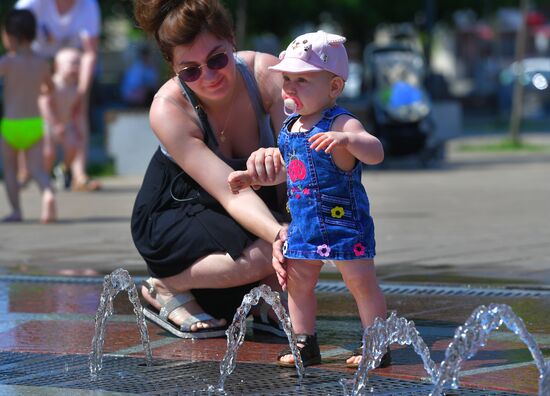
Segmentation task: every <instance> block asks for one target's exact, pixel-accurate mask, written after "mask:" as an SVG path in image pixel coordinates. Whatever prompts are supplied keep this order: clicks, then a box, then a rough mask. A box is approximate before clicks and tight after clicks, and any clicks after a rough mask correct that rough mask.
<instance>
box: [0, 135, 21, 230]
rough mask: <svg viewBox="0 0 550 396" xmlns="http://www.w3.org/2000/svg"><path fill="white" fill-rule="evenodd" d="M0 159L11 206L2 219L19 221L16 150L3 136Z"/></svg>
mask: <svg viewBox="0 0 550 396" xmlns="http://www.w3.org/2000/svg"><path fill="white" fill-rule="evenodd" d="M1 145H2V159H3V163H4V183H5V185H6V193H7V195H8V200H9V202H10V206H11V214H10V215H9V216H7V217H5V218H4V220H3V221H6V222H10V221H21V220H22V214H21V205H20V202H19V183H18V181H17V170H18V151H17V150H15V149H14V148H12V147H11V146H10V145H9V144H8V143H7V142H6V141H5V140H4V138H2V139H1Z"/></svg>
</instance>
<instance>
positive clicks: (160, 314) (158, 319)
mask: <svg viewBox="0 0 550 396" xmlns="http://www.w3.org/2000/svg"><path fill="white" fill-rule="evenodd" d="M152 279H153V278H149V279H147V280H144V281H143V282H142V285H143V286H145V287H146V288H147V291H148V292H149V294H150V295H151V297H153V298H154V299H155V300H156V301H157V302H158V303H159V304H160V306H161V308H160V311H158V310H156V309H155V308H154V307H153V306H151V305H148V306H146V307H143V314H144V315H145V317H146V318H147V319H149V320H150V321H152V322H154V323H155V324H157V325H159V326H160V327H162V328H163V329H164V330H166V331H169V332H170V333H172V334H174V335H175V336H177V337H180V338H194V339H199V338H214V337H223V336H225V330H226V328H227V326H218V327H211V328H208V329H199V330H196V331H192V330H191V326H193V325H194V324H195V323H197V322H207V321H210V320H215V318H214V317H212V315H209V314H207V313H206V312H202V313H199V314H196V315H189V317H187V319H185V320H184V322H183V323H182V324H181V325H180V326H179V327H178V326H177V325H175V324H174V323H173V322H171V321H170V320H169V319H168V316H169V315H170V314H171V313H172V312H173V311H174V310H175V309H177V308H179V307H181V306H182V305H185V304H187V303H188V302H190V301H193V300H194V299H195V297H194V296H193V294H191V292H186V293H180V294H176V295H174V296H172V297H170V298H168V299H166V298H164V297H162V296H161V295H159V294H158V293H157V290H156V289H155V287H154V286H153V284H152V282H151V280H152Z"/></svg>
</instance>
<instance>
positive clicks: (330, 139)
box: [308, 132, 349, 153]
mask: <svg viewBox="0 0 550 396" xmlns="http://www.w3.org/2000/svg"><path fill="white" fill-rule="evenodd" d="M308 141H309V142H310V143H311V148H312V149H313V150H315V151H319V150H323V149H324V150H325V153H331V152H332V151H333V150H334V149H335V148H336V147H344V148H345V147H347V145H348V143H349V139H348V136H347V134H346V133H345V132H322V133H316V134H315V135H313V136H312V137H310V138H309V139H308Z"/></svg>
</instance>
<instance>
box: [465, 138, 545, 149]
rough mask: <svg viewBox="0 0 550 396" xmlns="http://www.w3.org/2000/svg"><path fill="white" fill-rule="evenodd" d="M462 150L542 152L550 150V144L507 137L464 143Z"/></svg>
mask: <svg viewBox="0 0 550 396" xmlns="http://www.w3.org/2000/svg"><path fill="white" fill-rule="evenodd" d="M459 150H460V151H465V152H489V153H499V152H508V153H509V152H530V153H541V152H550V146H549V145H544V144H533V143H526V142H521V141H520V142H519V143H517V144H516V143H514V142H513V141H512V140H511V139H509V138H506V139H502V140H498V141H495V142H489V143H481V144H462V145H460V146H459Z"/></svg>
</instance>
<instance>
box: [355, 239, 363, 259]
mask: <svg viewBox="0 0 550 396" xmlns="http://www.w3.org/2000/svg"><path fill="white" fill-rule="evenodd" d="M353 252H354V253H355V255H356V256H357V257H359V256H364V255H365V247H364V246H363V244H362V243H361V242H358V243H356V244H355V245H353Z"/></svg>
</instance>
